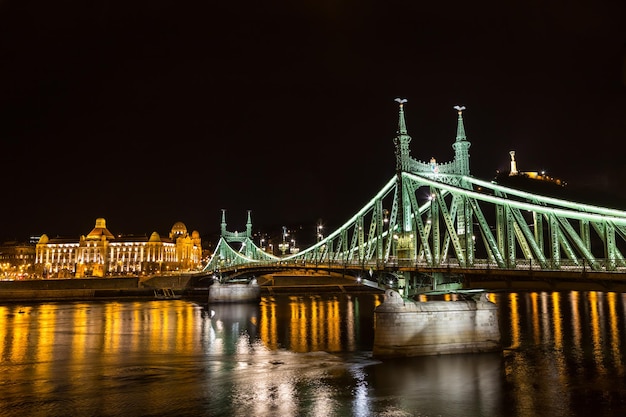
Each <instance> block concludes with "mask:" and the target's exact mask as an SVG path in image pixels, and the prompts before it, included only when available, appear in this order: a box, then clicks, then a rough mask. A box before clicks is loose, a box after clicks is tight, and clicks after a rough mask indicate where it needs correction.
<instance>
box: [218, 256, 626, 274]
mask: <svg viewBox="0 0 626 417" xmlns="http://www.w3.org/2000/svg"><path fill="white" fill-rule="evenodd" d="M612 264H613V265H614V263H611V262H608V260H606V259H598V260H597V263H596V266H595V269H594V268H592V267H591V265H590V264H589V262H587V261H586V260H585V259H575V260H573V259H562V260H560V261H559V262H558V263H557V262H552V261H551V260H548V262H547V267H542V265H541V264H540V263H539V262H538V261H536V260H532V259H522V260H520V259H517V260H516V261H515V263H514V264H513V265H510V267H508V268H501V267H499V266H498V264H497V263H496V262H495V261H490V260H489V259H475V261H474V263H473V265H471V266H462V265H461V264H460V263H459V261H458V259H456V258H449V259H447V260H445V261H443V262H441V263H440V264H439V265H437V266H433V265H431V264H429V263H427V262H426V261H423V260H415V259H409V258H390V259H389V260H387V261H380V260H379V261H365V262H363V261H358V260H341V261H328V260H326V261H325V262H322V261H319V262H315V261H310V260H309V261H306V260H300V259H296V260H294V259H291V260H277V261H270V262H251V263H248V264H245V265H233V266H230V267H228V266H224V267H223V268H222V269H221V271H222V272H225V271H237V270H241V271H244V270H251V269H254V270H262V269H270V270H276V269H281V268H285V269H291V268H299V269H317V270H324V269H334V270H338V269H350V270H359V269H360V270H363V271H370V270H372V271H377V270H394V269H415V270H420V269H424V270H433V269H437V270H450V271H452V272H454V271H459V270H483V271H487V270H491V271H515V270H518V271H554V272H558V271H562V272H579V273H584V272H606V273H626V266H617V267H615V266H614V267H611V266H610V265H612Z"/></svg>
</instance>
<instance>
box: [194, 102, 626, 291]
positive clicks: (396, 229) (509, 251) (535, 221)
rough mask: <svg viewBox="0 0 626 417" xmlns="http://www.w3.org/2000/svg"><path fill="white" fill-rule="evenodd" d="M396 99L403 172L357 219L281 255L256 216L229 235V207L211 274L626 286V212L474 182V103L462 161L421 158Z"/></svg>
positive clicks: (466, 284) (458, 148) (458, 153)
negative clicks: (261, 239)
mask: <svg viewBox="0 0 626 417" xmlns="http://www.w3.org/2000/svg"><path fill="white" fill-rule="evenodd" d="M396 101H397V102H398V103H399V116H398V129H397V132H396V136H395V138H394V140H393V142H394V145H395V155H396V173H395V175H394V176H393V177H392V178H391V179H390V180H389V181H388V182H387V184H386V185H385V186H384V187H383V188H382V189H381V190H379V191H378V192H377V193H376V194H375V195H374V196H373V197H372V199H371V200H370V201H369V202H368V203H367V204H366V205H365V206H364V207H362V208H361V209H360V210H358V211H357V212H356V214H354V216H352V217H351V218H350V219H348V220H347V221H346V222H345V223H344V224H343V225H342V226H341V227H339V228H338V229H337V230H335V231H334V232H332V233H330V234H328V235H327V236H326V237H324V238H323V239H321V240H320V241H318V242H317V243H315V244H314V245H312V246H310V247H308V248H306V249H303V250H300V251H299V252H297V253H293V254H288V255H283V256H276V255H274V254H272V253H268V252H266V251H264V250H263V249H261V248H259V247H258V246H257V245H256V244H255V243H254V242H253V240H252V234H251V228H252V222H251V218H250V212H248V223H247V226H246V227H247V230H246V231H245V232H228V231H227V230H226V218H225V212H224V211H223V213H222V230H221V236H220V239H219V241H218V243H217V245H216V249H215V251H214V253H213V255H212V257H211V258H210V260H209V262H208V263H207V265H206V267H205V268H204V272H207V273H219V274H230V276H235V275H237V274H242V273H246V272H247V273H251V272H255V271H256V272H257V273H262V272H264V271H266V272H267V271H277V270H289V269H292V270H293V269H300V270H313V271H322V270H323V271H326V272H327V273H341V274H349V275H351V276H355V277H363V278H369V279H372V277H374V276H376V277H378V281H379V282H380V277H383V276H384V277H391V279H392V280H393V279H394V277H395V278H396V279H397V285H400V286H401V287H405V288H406V289H407V291H408V292H410V289H413V290H414V291H415V290H416V289H420V288H429V289H431V290H434V289H438V288H442V289H443V288H455V287H456V288H459V287H463V288H472V287H485V286H487V287H488V288H495V287H499V286H498V282H500V283H501V284H502V285H505V283H507V282H508V284H506V285H509V286H510V283H511V280H514V278H511V277H520V276H523V277H525V279H530V280H537V281H539V282H547V283H548V285H550V286H551V287H553V288H554V287H555V283H559V282H560V281H562V280H568V281H569V282H570V286H571V283H572V282H573V283H575V282H577V281H582V280H585V281H590V280H591V281H593V280H595V282H598V283H601V284H602V288H605V289H611V288H618V287H619V288H620V289H621V288H624V289H626V274H625V272H626V260H625V259H624V250H626V211H621V210H616V209H609V208H604V207H599V206H595V205H590V204H581V203H579V202H576V201H567V200H564V199H561V198H555V197H550V196H547V195H538V194H535V193H531V192H527V191H522V190H519V189H514V188H511V187H507V186H502V185H500V184H497V183H496V182H494V181H486V180H481V179H479V178H475V177H473V176H472V175H471V174H470V154H469V148H470V145H471V144H470V142H469V141H468V140H467V137H466V134H465V127H464V124H463V111H464V110H465V107H460V106H456V107H455V109H456V112H457V129H456V139H455V141H454V143H453V144H452V149H453V151H454V156H453V159H452V160H451V161H448V162H439V161H436V160H435V159H434V158H431V159H430V160H427V161H420V160H418V159H415V158H413V157H412V156H411V154H410V147H409V144H410V142H411V137H410V136H409V134H408V131H407V127H406V122H405V117H404V104H405V102H406V100H404V99H402V100H401V99H396ZM511 156H512V159H513V160H514V157H513V153H512V154H511ZM513 168H514V167H513V162H512V171H513ZM507 277H508V278H507ZM385 279H386V278H385Z"/></svg>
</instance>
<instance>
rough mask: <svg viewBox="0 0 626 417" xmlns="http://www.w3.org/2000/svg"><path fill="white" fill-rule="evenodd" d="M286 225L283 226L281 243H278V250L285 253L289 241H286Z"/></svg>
mask: <svg viewBox="0 0 626 417" xmlns="http://www.w3.org/2000/svg"><path fill="white" fill-rule="evenodd" d="M287 236H288V233H287V226H283V241H282V243H279V244H278V249H279V250H280V252H281V253H282V254H283V255H285V252H287V249H289V243H287Z"/></svg>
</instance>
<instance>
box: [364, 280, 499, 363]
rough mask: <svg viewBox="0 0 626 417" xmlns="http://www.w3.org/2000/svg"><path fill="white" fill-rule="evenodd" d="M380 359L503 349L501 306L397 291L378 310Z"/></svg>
mask: <svg viewBox="0 0 626 417" xmlns="http://www.w3.org/2000/svg"><path fill="white" fill-rule="evenodd" d="M374 318H375V331H374V347H373V356H374V357H377V358H391V357H407V356H427V355H446V354H454V353H478V352H494V351H500V350H502V345H501V340H500V328H499V324H498V309H497V306H496V305H495V304H494V303H492V302H491V301H489V300H488V299H487V296H486V294H482V295H480V296H479V298H478V299H477V300H464V301H425V302H418V301H410V300H404V299H403V298H402V297H401V296H400V294H399V293H397V292H396V291H393V290H386V291H385V299H384V301H383V303H382V304H381V305H379V306H378V307H377V308H376V310H375V311H374Z"/></svg>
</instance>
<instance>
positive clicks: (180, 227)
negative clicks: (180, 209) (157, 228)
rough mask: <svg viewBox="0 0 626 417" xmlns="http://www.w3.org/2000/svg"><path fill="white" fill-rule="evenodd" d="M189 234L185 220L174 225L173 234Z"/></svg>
mask: <svg viewBox="0 0 626 417" xmlns="http://www.w3.org/2000/svg"><path fill="white" fill-rule="evenodd" d="M186 234H187V226H185V223H183V222H176V223H174V226H172V235H177V236H180V235H186Z"/></svg>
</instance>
